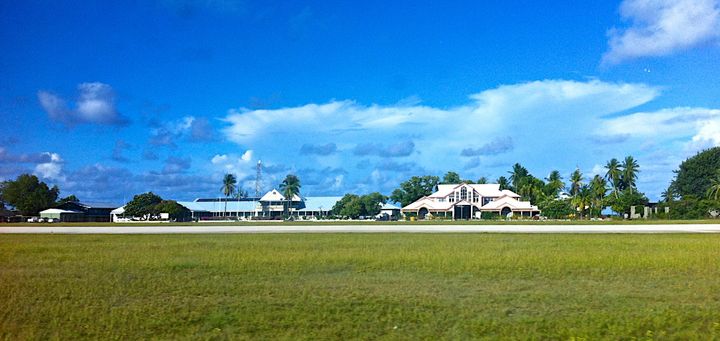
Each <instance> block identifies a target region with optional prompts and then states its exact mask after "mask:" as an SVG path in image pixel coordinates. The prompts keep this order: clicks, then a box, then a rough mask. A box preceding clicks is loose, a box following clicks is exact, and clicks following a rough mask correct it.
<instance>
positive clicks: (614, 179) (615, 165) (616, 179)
mask: <svg viewBox="0 0 720 341" xmlns="http://www.w3.org/2000/svg"><path fill="white" fill-rule="evenodd" d="M605 169H607V172H606V173H605V179H607V181H610V184H611V185H612V189H613V192H615V199H617V198H618V197H619V196H620V194H618V187H620V177H621V176H622V170H621V169H620V162H619V161H618V160H617V159H616V158H612V159H611V160H610V161H608V162H607V163H606V164H605Z"/></svg>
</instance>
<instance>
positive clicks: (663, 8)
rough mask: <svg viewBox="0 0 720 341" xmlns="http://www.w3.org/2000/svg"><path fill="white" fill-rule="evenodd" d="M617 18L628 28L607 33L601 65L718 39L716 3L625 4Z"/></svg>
mask: <svg viewBox="0 0 720 341" xmlns="http://www.w3.org/2000/svg"><path fill="white" fill-rule="evenodd" d="M620 15H621V16H622V18H623V19H624V20H626V21H628V22H630V26H629V27H627V28H624V29H617V28H616V29H612V30H610V32H609V33H608V36H609V39H610V40H609V42H608V45H609V50H608V51H607V52H606V53H605V54H604V55H603V58H602V62H603V63H604V64H617V63H620V62H622V61H625V60H629V59H635V58H640V57H647V56H663V55H668V54H671V53H673V52H675V51H679V50H686V49H689V48H692V47H695V46H698V45H701V44H703V43H707V42H710V41H717V40H718V38H720V1H719V0H657V1H649V0H625V1H623V3H622V4H621V5H620Z"/></svg>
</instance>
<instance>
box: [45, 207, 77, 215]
mask: <svg viewBox="0 0 720 341" xmlns="http://www.w3.org/2000/svg"><path fill="white" fill-rule="evenodd" d="M43 213H44V214H58V213H83V212H78V211H70V210H63V209H59V208H48V209H47V210H43V211H40V214H43Z"/></svg>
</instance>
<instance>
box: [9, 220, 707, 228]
mask: <svg viewBox="0 0 720 341" xmlns="http://www.w3.org/2000/svg"><path fill="white" fill-rule="evenodd" d="M145 224H146V225H155V224H162V225H163V226H167V225H170V226H213V225H222V226H228V225H230V226H257V225H267V226H273V225H277V224H285V225H668V224H720V219H698V220H660V219H649V220H645V219H636V220H622V219H617V220H602V221H591V220H543V221H537V220H507V221H505V220H422V221H373V220H338V221H328V220H318V221H273V222H267V221H261V220H260V221H237V222H210V221H208V222H200V223H194V222H187V223H145ZM141 225H143V223H52V224H50V223H12V224H0V227H1V226H141Z"/></svg>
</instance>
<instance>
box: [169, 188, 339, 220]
mask: <svg viewBox="0 0 720 341" xmlns="http://www.w3.org/2000/svg"><path fill="white" fill-rule="evenodd" d="M340 199H342V197H330V196H327V197H326V196H323V197H302V196H299V195H295V196H293V197H292V199H291V200H285V196H284V195H283V194H282V193H281V192H280V191H278V190H277V189H273V190H271V191H268V192H267V193H265V195H263V196H262V197H260V198H241V199H229V200H226V199H225V198H219V199H207V198H198V199H195V200H194V201H178V204H180V205H183V206H185V207H187V208H188V209H189V210H190V211H191V213H192V218H193V219H199V220H212V219H239V218H250V217H264V218H277V217H281V216H282V215H283V214H284V213H285V209H286V205H288V203H289V209H288V211H289V212H288V213H289V214H290V215H292V216H296V217H322V216H327V215H329V214H330V210H332V208H333V206H335V203H337V202H338V201H339V200H340ZM226 202H227V209H226V208H225V206H226Z"/></svg>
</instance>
